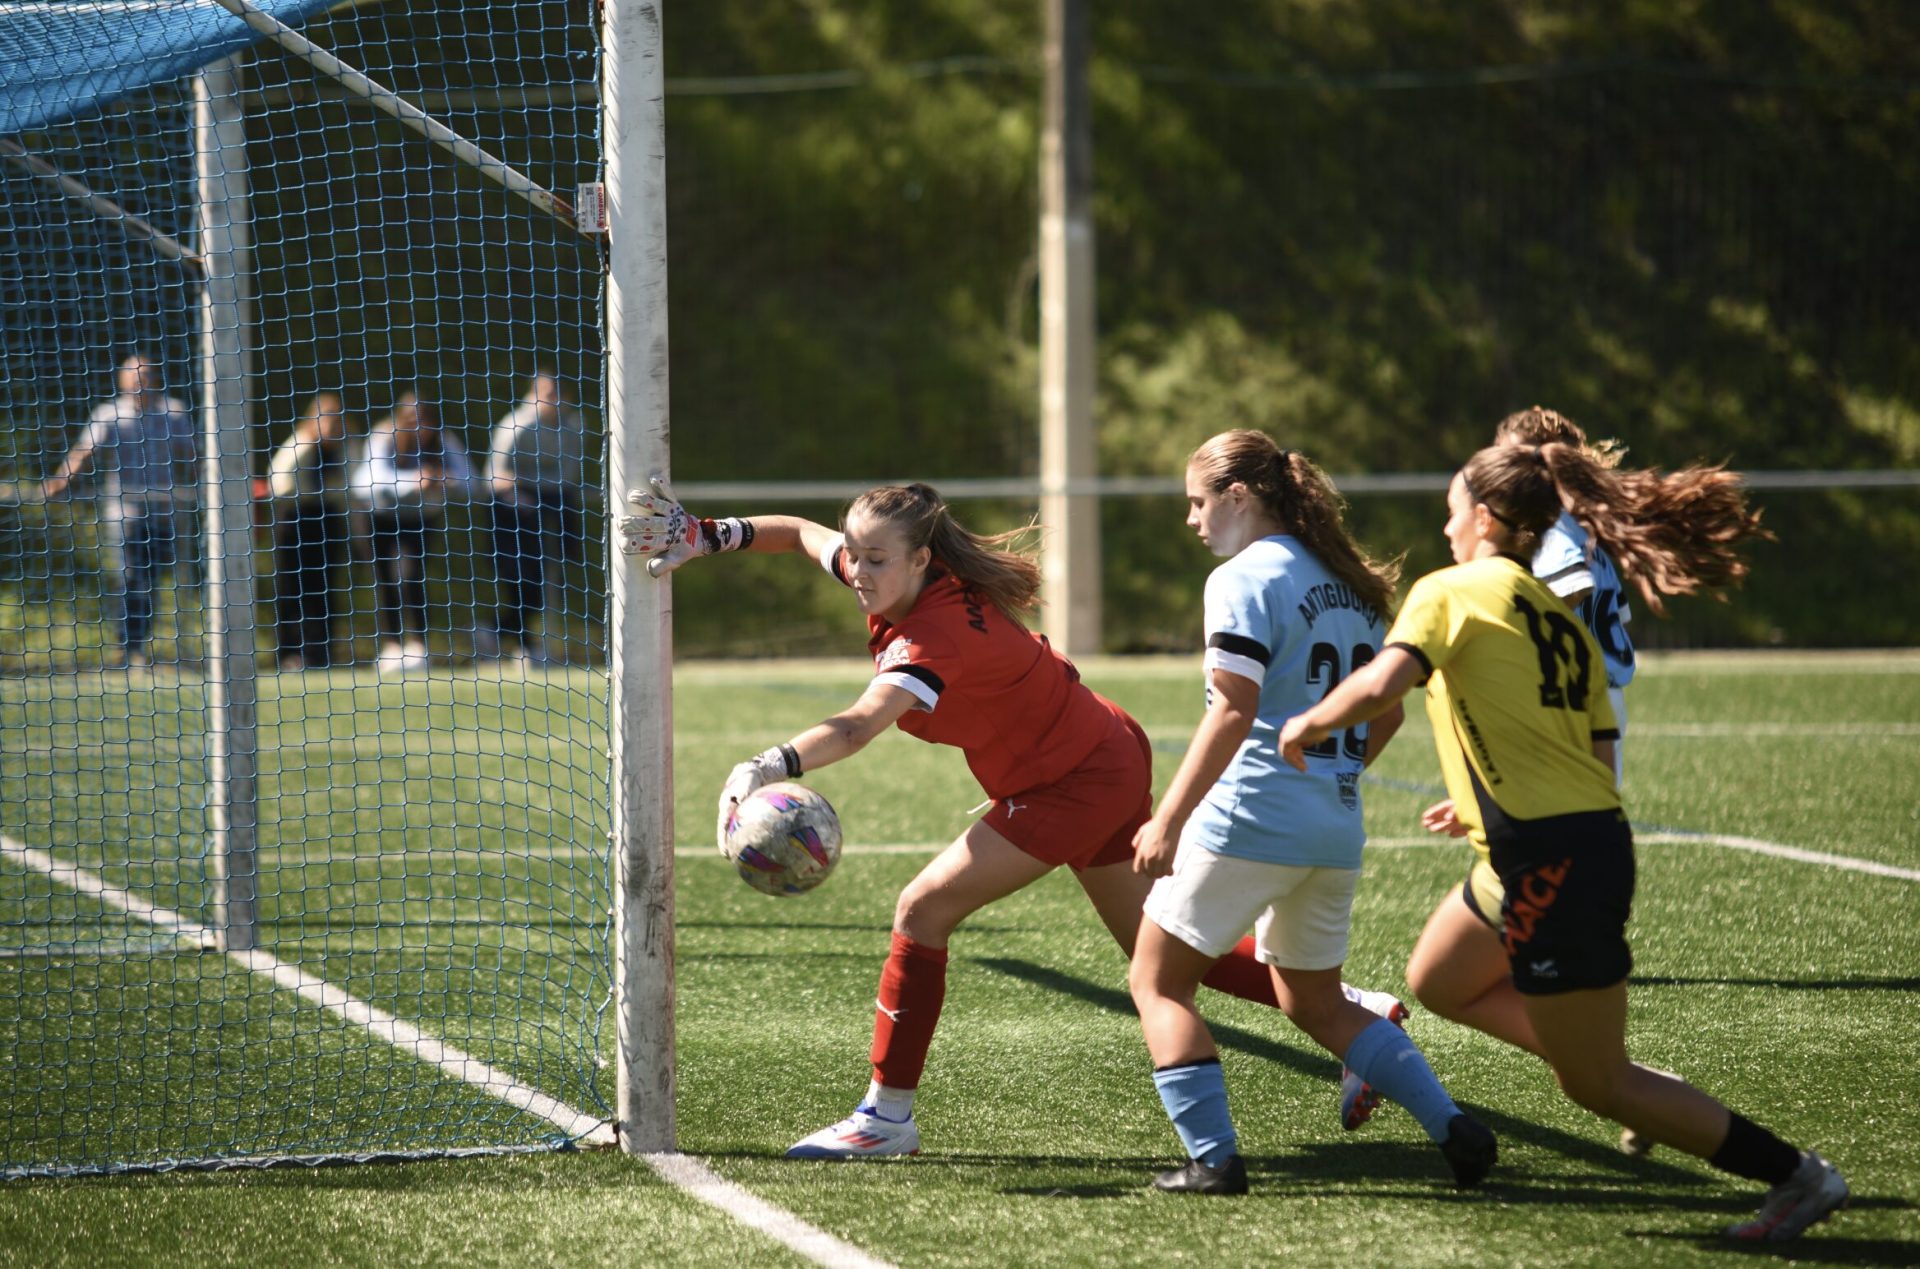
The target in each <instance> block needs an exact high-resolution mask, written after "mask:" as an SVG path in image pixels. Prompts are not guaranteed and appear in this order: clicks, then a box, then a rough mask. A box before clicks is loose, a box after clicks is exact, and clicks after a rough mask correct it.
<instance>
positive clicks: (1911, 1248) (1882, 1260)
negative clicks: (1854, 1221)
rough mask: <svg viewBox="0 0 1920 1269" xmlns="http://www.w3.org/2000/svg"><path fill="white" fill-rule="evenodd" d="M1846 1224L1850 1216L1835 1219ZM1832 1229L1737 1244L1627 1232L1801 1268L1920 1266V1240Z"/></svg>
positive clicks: (1892, 1203) (1899, 1203) (1897, 1203)
mask: <svg viewBox="0 0 1920 1269" xmlns="http://www.w3.org/2000/svg"><path fill="white" fill-rule="evenodd" d="M1853 1205H1854V1206H1855V1207H1911V1206H1913V1205H1912V1204H1911V1203H1908V1202H1906V1201H1904V1200H1899V1199H1895V1200H1879V1201H1874V1200H1869V1201H1868V1202H1866V1203H1861V1202H1859V1201H1858V1200H1856V1201H1855V1202H1854V1204H1853ZM1834 1219H1835V1220H1837V1221H1840V1222H1842V1223H1843V1225H1844V1222H1845V1221H1846V1213H1845V1212H1841V1213H1839V1214H1838V1215H1837V1216H1835V1217H1834ZM1829 1228H1831V1226H1824V1225H1816V1226H1815V1227H1814V1228H1813V1229H1812V1230H1810V1231H1808V1233H1806V1234H1804V1235H1802V1236H1801V1237H1799V1238H1796V1239H1793V1240H1791V1241H1788V1242H1784V1243H1737V1242H1734V1241H1732V1240H1731V1239H1727V1238H1721V1237H1719V1236H1717V1235H1698V1236H1696V1235H1692V1234H1679V1233H1674V1232H1672V1231H1670V1230H1664V1229H1630V1230H1623V1231H1622V1236H1623V1237H1627V1238H1658V1239H1663V1240H1666V1241H1669V1242H1674V1243H1681V1244H1689V1243H1690V1244H1692V1246H1693V1247H1694V1249H1695V1250H1697V1251H1707V1252H1714V1251H1717V1252H1719V1253H1720V1254H1722V1255H1725V1256H1744V1257H1748V1258H1750V1259H1760V1260H1790V1261H1792V1262H1793V1263H1794V1264H1797V1265H1897V1266H1902V1267H1904V1266H1909V1265H1920V1241H1914V1240H1910V1239H1903V1238H1847V1237H1845V1236H1844V1235H1842V1236H1838V1237H1836V1236H1834V1235H1832V1234H1829V1233H1827V1232H1825V1231H1826V1230H1827V1229H1829Z"/></svg>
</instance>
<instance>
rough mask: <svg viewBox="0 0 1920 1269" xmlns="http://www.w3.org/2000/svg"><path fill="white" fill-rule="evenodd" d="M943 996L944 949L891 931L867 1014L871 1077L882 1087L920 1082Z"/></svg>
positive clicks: (913, 1085) (945, 967)
mask: <svg viewBox="0 0 1920 1269" xmlns="http://www.w3.org/2000/svg"><path fill="white" fill-rule="evenodd" d="M946 998H947V949H946V948H944V947H922V946H920V945H919V944H918V943H916V942H914V941H913V940H912V939H910V938H908V937H907V936H906V935H904V934H901V933H899V932H897V931H896V932H895V933H894V936H893V948H892V950H891V951H889V952H888V953H887V965H886V968H885V969H883V970H881V971H880V999H879V1001H878V1004H879V1008H878V1009H876V1010H875V1011H874V1015H873V1054H872V1059H873V1078H874V1079H876V1080H879V1081H880V1082H881V1083H882V1084H885V1085H886V1086H887V1087H888V1088H918V1087H920V1072H921V1071H922V1070H924V1069H925V1068H926V1065H927V1049H928V1048H929V1047H930V1046H931V1045H932V1044H933V1029H934V1027H935V1026H937V1025H939V1022H940V1006H941V1004H942V1003H943V1002H944V1001H945V1000H946Z"/></svg>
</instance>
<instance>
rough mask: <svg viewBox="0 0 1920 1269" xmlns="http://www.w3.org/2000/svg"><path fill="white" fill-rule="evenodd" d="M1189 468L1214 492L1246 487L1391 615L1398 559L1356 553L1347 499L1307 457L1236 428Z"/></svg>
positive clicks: (1331, 568) (1206, 446)
mask: <svg viewBox="0 0 1920 1269" xmlns="http://www.w3.org/2000/svg"><path fill="white" fill-rule="evenodd" d="M1187 468H1188V470H1190V471H1192V472H1193V473H1194V474H1196V475H1197V476H1198V477H1199V478H1200V480H1201V481H1202V482H1203V483H1204V484H1205V485H1206V487H1207V488H1208V489H1210V490H1212V491H1214V492H1215V493H1218V492H1220V491H1222V490H1224V489H1226V488H1227V487H1228V486H1229V485H1232V484H1233V483H1234V482H1236V481H1238V482H1239V483H1241V484H1243V485H1245V486H1246V487H1247V492H1248V493H1250V494H1252V495H1253V496H1254V497H1256V498H1258V499H1259V500H1260V502H1261V504H1262V505H1263V506H1265V507H1266V509H1267V510H1268V512H1269V513H1271V514H1272V515H1273V517H1274V518H1275V519H1276V520H1278V521H1279V522H1280V523H1281V524H1282V525H1283V526H1285V527H1286V530H1287V532H1289V533H1291V534H1293V536H1295V537H1297V538H1299V539H1300V541H1301V542H1303V543H1305V544H1306V547H1307V549H1308V550H1309V551H1312V552H1313V555H1314V558H1315V559H1318V560H1319V561H1320V562H1321V563H1322V564H1324V565H1326V567H1327V571H1328V572H1330V573H1332V574H1333V575H1334V576H1335V577H1337V578H1339V579H1340V580H1341V581H1343V582H1345V583H1346V584H1347V586H1348V587H1349V588H1350V589H1351V590H1352V591H1353V593H1354V594H1356V595H1358V596H1359V597H1360V599H1361V601H1362V602H1364V603H1365V604H1366V605H1367V606H1368V607H1370V608H1372V609H1373V610H1374V612H1376V613H1378V614H1379V615H1380V617H1381V618H1382V619H1383V620H1384V619H1385V618H1386V616H1387V615H1388V614H1389V613H1391V612H1392V611H1393V590H1394V587H1395V586H1396V585H1398V584H1399V581H1400V559H1399V557H1398V556H1396V557H1394V558H1393V559H1390V560H1376V559H1374V558H1372V557H1371V556H1369V555H1368V554H1367V553H1366V552H1365V551H1363V550H1361V549H1360V545H1359V543H1357V542H1355V541H1354V540H1353V537H1352V535H1351V534H1349V533H1348V532H1347V526H1346V521H1345V515H1346V506H1347V504H1346V500H1345V499H1343V498H1342V497H1341V496H1340V495H1339V493H1338V492H1337V491H1336V490H1335V489H1334V487H1333V482H1332V481H1330V480H1328V479H1327V477H1326V473H1325V472H1323V471H1321V470H1320V469H1319V468H1318V467H1316V466H1315V465H1314V464H1313V460H1311V459H1309V458H1308V457H1307V456H1306V455H1305V454H1302V453H1301V452H1300V451H1298V450H1292V449H1282V448H1280V446H1279V445H1278V444H1276V443H1275V442H1274V439H1273V438H1272V437H1271V436H1268V435H1267V434H1266V433H1265V432H1258V431H1255V430H1253V429H1251V428H1237V429H1235V430H1234V431H1231V432H1221V433H1220V434H1219V435H1217V436H1214V437H1212V438H1210V439H1208V440H1207V441H1205V442H1203V443H1202V444H1201V446H1200V448H1199V449H1196V450H1194V451H1193V456H1192V457H1191V458H1189V459H1188V460H1187Z"/></svg>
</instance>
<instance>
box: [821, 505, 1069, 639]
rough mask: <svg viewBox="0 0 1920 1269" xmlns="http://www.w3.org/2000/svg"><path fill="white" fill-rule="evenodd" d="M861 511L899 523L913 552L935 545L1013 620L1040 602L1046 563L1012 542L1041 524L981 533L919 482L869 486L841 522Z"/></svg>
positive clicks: (965, 580) (942, 559)
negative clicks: (1016, 548) (1042, 566)
mask: <svg viewBox="0 0 1920 1269" xmlns="http://www.w3.org/2000/svg"><path fill="white" fill-rule="evenodd" d="M855 515H860V516H864V517H866V518H867V519H871V520H881V521H885V522H886V523H888V524H891V525H893V526H894V527H895V528H897V529H899V530H900V532H901V533H902V534H903V535H904V536H905V537H906V540H907V549H908V550H909V551H914V550H918V549H919V548H921V547H923V546H924V547H927V548H928V549H930V550H931V551H932V552H933V558H934V559H935V560H936V561H938V562H939V563H940V564H941V566H943V567H944V568H945V569H946V570H947V571H948V572H949V573H952V574H953V575H954V577H956V578H958V579H959V581H960V582H961V584H962V585H964V586H966V587H967V588H968V589H970V590H973V591H976V592H978V593H979V594H980V595H981V596H982V597H984V598H985V599H987V600H988V601H989V602H990V603H992V604H993V606H994V607H996V608H998V609H999V610H1000V611H1001V613H1002V614H1003V615H1005V616H1006V617H1007V618H1008V619H1009V620H1011V621H1015V622H1018V621H1019V620H1020V614H1021V613H1023V612H1026V611H1028V610H1029V609H1032V608H1034V607H1035V606H1036V605H1038V604H1039V602H1040V565H1039V564H1037V563H1035V562H1034V561H1033V559H1032V558H1031V557H1029V556H1027V555H1025V554H1023V553H1021V552H1019V551H1013V550H1008V549H1006V547H1007V545H1008V544H1009V543H1014V542H1019V541H1021V540H1022V539H1025V538H1027V537H1028V536H1029V535H1030V534H1032V533H1033V532H1034V530H1035V526H1032V525H1029V526H1027V527H1026V528H1024V529H1014V530H1012V531H1011V532H1007V533H997V534H992V535H982V534H978V533H975V532H973V531H972V530H971V529H968V528H967V527H966V526H965V525H963V524H961V523H960V522H959V521H958V520H956V519H954V518H953V513H952V512H951V511H949V510H948V509H947V504H946V501H945V500H944V499H943V498H941V497H940V494H939V491H937V490H936V489H934V487H933V486H931V485H924V484H919V483H915V484H911V485H882V486H880V487H879V488H878V489H869V490H867V492H865V493H863V494H861V495H860V496H859V497H858V498H855V499H854V500H853V502H852V503H851V504H849V505H848V507H847V510H846V514H845V515H843V516H842V517H841V518H840V525H841V527H842V528H845V527H846V523H847V521H848V520H849V519H851V518H852V517H853V516H855Z"/></svg>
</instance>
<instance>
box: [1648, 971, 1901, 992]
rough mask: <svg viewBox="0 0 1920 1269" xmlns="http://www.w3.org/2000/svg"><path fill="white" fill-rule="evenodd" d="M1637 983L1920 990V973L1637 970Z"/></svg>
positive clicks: (1691, 985) (1661, 985)
mask: <svg viewBox="0 0 1920 1269" xmlns="http://www.w3.org/2000/svg"><path fill="white" fill-rule="evenodd" d="M1627 982H1628V983H1629V984H1630V985H1632V986H1634V987H1770V988H1774V989H1776V990H1779V991H1920V976H1916V977H1908V978H1683V977H1679V976H1677V975H1672V974H1635V975H1634V976H1633V977H1631V978H1629V979H1628V980H1627Z"/></svg>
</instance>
